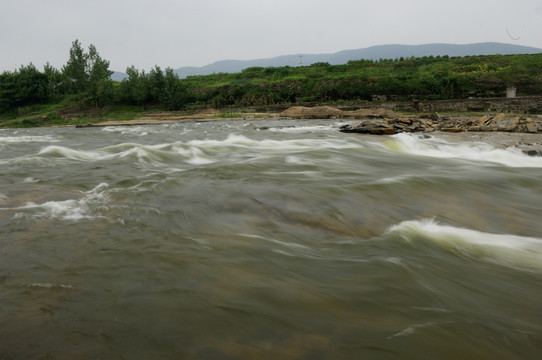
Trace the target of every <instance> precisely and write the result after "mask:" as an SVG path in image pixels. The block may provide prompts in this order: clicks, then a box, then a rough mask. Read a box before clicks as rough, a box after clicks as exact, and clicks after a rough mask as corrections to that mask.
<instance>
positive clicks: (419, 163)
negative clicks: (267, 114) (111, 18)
mask: <svg viewBox="0 0 542 360" xmlns="http://www.w3.org/2000/svg"><path fill="white" fill-rule="evenodd" d="M340 125H341V124H340V123H335V122H334V121H333V120H331V121H271V120H269V121H263V120H262V121H254V122H247V121H224V122H222V121H217V122H203V123H176V124H168V125H156V126H135V127H105V128H87V129H74V128H54V129H53V128H43V129H28V130H0V359H277V358H280V359H538V358H539V356H540V354H542V157H529V156H527V155H524V154H523V153H521V152H520V151H519V150H516V149H513V148H503V147H502V146H500V143H503V142H505V141H511V142H515V141H519V140H520V139H521V135H513V134H493V135H491V137H490V136H489V135H487V136H486V135H485V134H480V135H476V136H470V137H469V138H468V137H467V135H462V134H458V135H446V136H445V135H444V134H432V136H431V137H429V136H419V135H416V134H399V135H394V136H383V137H376V136H369V135H359V134H343V133H340V132H339V131H338V128H339V126H340ZM512 136H517V138H507V137H512Z"/></svg>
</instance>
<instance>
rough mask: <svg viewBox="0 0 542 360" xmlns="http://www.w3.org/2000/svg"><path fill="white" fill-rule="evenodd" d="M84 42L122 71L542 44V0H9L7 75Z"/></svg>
mask: <svg viewBox="0 0 542 360" xmlns="http://www.w3.org/2000/svg"><path fill="white" fill-rule="evenodd" d="M75 39H79V41H80V42H81V43H82V45H83V47H85V49H88V45H90V44H94V45H95V46H96V48H97V50H98V52H99V53H100V55H101V56H102V57H103V58H105V59H107V60H109V61H110V62H111V66H110V68H111V69H113V70H117V71H125V70H126V67H128V66H130V65H135V66H136V68H138V69H150V68H151V67H153V66H154V65H160V66H161V67H162V68H165V67H168V66H170V67H172V68H178V67H181V66H203V65H207V64H210V63H212V62H214V61H218V60H226V59H239V60H246V59H258V58H266V57H275V56H279V55H289V54H300V53H313V54H315V53H334V52H337V51H341V50H346V49H358V48H365V47H369V46H372V45H383V44H427V43H455V44H468V43H475V42H486V41H495V42H505V43H513V44H518V45H528V46H534V47H537V48H542V0H487V1H486V0H481V1H477V0H453V1H448V0H447V1H437V0H383V1H380V0H371V1H366V0H148V1H147V0H0V54H1V55H0V71H4V70H10V71H11V70H14V69H16V68H18V67H19V66H20V65H27V64H29V63H30V62H32V63H33V64H34V65H36V66H37V67H38V68H40V69H41V68H42V66H43V65H44V64H45V62H47V61H49V62H50V63H51V65H53V66H54V67H56V68H59V69H60V68H61V67H62V65H64V64H65V63H66V61H67V59H68V54H69V49H70V47H71V44H72V41H73V40H75Z"/></svg>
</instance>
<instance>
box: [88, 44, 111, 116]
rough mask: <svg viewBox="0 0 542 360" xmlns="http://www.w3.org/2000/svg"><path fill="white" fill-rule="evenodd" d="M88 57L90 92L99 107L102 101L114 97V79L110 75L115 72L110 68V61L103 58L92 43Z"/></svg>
mask: <svg viewBox="0 0 542 360" xmlns="http://www.w3.org/2000/svg"><path fill="white" fill-rule="evenodd" d="M87 59H88V62H87V72H88V92H89V95H90V96H91V97H92V99H93V101H94V105H95V106H96V107H98V105H99V103H100V102H101V103H106V102H108V101H111V99H112V92H113V81H112V80H111V78H110V76H111V75H112V74H113V72H112V71H110V70H109V61H107V60H104V59H102V58H101V57H100V54H98V51H97V50H96V47H95V46H94V45H92V44H91V45H90V46H89V48H88V55H87Z"/></svg>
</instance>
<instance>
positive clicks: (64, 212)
mask: <svg viewBox="0 0 542 360" xmlns="http://www.w3.org/2000/svg"><path fill="white" fill-rule="evenodd" d="M108 187H109V185H108V184H106V183H101V184H100V185H98V186H96V187H95V188H94V189H92V190H89V191H87V192H83V196H82V197H81V198H80V199H69V200H61V201H47V202H45V203H43V204H36V203H33V202H28V203H26V205H23V206H20V207H17V208H12V209H8V208H0V210H3V211H15V212H16V213H15V215H14V218H16V219H19V218H24V217H28V218H31V219H35V220H40V219H44V218H53V219H60V220H67V221H79V220H83V219H96V218H99V217H102V216H101V215H100V214H99V212H98V211H96V209H98V208H103V207H106V204H107V200H108V193H107V189H108Z"/></svg>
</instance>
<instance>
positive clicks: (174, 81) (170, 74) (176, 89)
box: [160, 67, 186, 110]
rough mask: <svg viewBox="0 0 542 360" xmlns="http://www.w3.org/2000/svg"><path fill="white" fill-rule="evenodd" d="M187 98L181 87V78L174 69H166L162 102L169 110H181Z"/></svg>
mask: <svg viewBox="0 0 542 360" xmlns="http://www.w3.org/2000/svg"><path fill="white" fill-rule="evenodd" d="M185 98H186V93H185V91H184V90H183V88H182V86H181V82H180V81H179V76H178V75H177V74H176V73H175V72H174V71H173V69H172V68H170V67H168V68H166V75H165V76H164V92H163V95H162V98H161V99H160V102H162V104H164V105H165V107H166V109H167V110H179V109H180V108H181V106H182V105H183V102H184V100H185Z"/></svg>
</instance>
